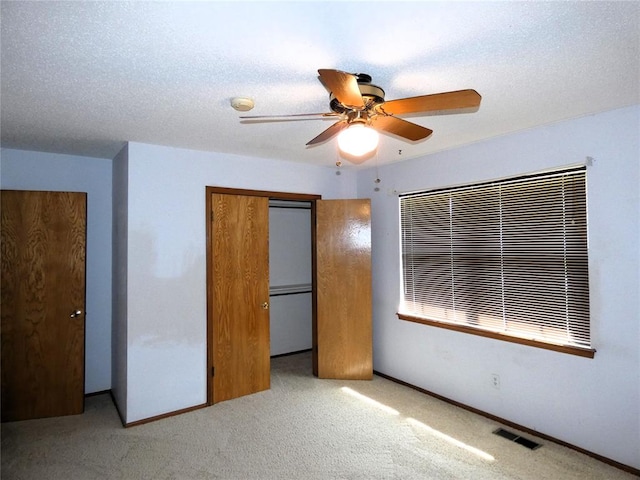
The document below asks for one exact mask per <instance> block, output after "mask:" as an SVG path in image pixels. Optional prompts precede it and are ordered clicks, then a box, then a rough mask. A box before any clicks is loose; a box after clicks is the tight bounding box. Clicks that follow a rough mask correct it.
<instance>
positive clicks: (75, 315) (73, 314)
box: [69, 310, 82, 318]
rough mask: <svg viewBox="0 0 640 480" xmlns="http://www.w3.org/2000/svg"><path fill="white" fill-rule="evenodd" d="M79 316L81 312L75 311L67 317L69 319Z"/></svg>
mask: <svg viewBox="0 0 640 480" xmlns="http://www.w3.org/2000/svg"><path fill="white" fill-rule="evenodd" d="M80 315H82V310H76V311H75V312H73V313H72V314H71V315H69V317H70V318H76V317H79V316H80Z"/></svg>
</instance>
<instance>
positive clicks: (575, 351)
mask: <svg viewBox="0 0 640 480" xmlns="http://www.w3.org/2000/svg"><path fill="white" fill-rule="evenodd" d="M578 171H579V172H582V173H583V174H584V182H585V196H586V182H587V178H586V168H585V167H584V166H580V167H573V168H564V169H561V170H560V169H559V170H554V171H545V172H540V173H538V174H530V175H523V176H519V177H513V178H505V179H502V180H497V181H492V182H478V183H473V184H468V185H461V186H457V187H452V188H445V189H433V190H424V191H419V192H414V193H406V194H401V195H400V198H399V200H398V205H399V233H400V235H399V241H400V248H399V251H400V269H401V270H400V288H401V300H400V306H399V309H398V312H396V315H397V316H398V318H399V319H401V320H405V321H410V322H415V323H419V324H423V325H428V326H433V327H437V328H444V329H447V330H452V331H457V332H461V333H467V334H471V335H477V336H481V337H485V338H492V339H496V340H501V341H506V342H511V343H516V344H521V345H527V346H532V347H537V348H542V349H546V350H552V351H556V352H560V353H566V354H571V355H577V356H580V357H585V358H594V356H595V352H596V350H595V348H593V338H592V337H591V335H590V336H589V340H590V347H586V346H579V345H571V344H563V343H555V342H553V341H547V340H540V339H536V338H527V337H526V336H521V335H514V334H511V333H509V332H506V331H494V330H488V329H483V328H479V327H474V326H472V325H469V324H464V323H459V322H453V321H452V322H449V321H446V320H442V319H435V318H428V317H427V316H421V315H418V314H416V313H415V312H406V311H405V312H403V311H402V304H403V302H404V295H405V292H406V288H405V278H404V259H403V232H404V230H403V223H402V220H403V219H402V199H403V198H404V197H412V196H416V195H423V194H425V195H429V194H434V193H438V192H443V191H453V192H455V191H462V190H464V189H469V188H478V187H482V186H488V185H497V184H507V183H511V182H518V181H527V180H535V179H536V178H544V177H546V176H550V175H558V174H570V173H577V172H578ZM585 208H586V198H585ZM587 261H588V249H587ZM587 282H588V271H587ZM588 322H589V325H590V324H591V319H590V318H589V319H588Z"/></svg>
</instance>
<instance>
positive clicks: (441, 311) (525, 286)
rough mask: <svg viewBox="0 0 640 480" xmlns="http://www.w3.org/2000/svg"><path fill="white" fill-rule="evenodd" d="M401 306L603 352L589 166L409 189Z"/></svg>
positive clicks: (431, 317)
mask: <svg viewBox="0 0 640 480" xmlns="http://www.w3.org/2000/svg"><path fill="white" fill-rule="evenodd" d="M400 220H401V235H402V283H403V298H402V300H401V304H400V311H399V313H398V316H399V317H400V318H402V319H404V320H411V321H417V322H421V323H426V324H429V325H436V326H441V327H445V328H451V329H454V330H460V331H464V332H467V333H475V334H479V335H484V336H489V337H493V338H499V339H503V340H509V341H514V342H516V343H524V344H527V345H534V346H541V347H543V348H549V349H552V350H558V351H563V352H567V353H574V354H577V355H582V356H586V357H593V355H594V352H595V351H594V350H593V349H592V348H591V339H590V324H589V279H588V261H587V214H586V171H585V169H584V168H580V169H574V170H570V171H563V172H554V173H547V174H540V175H536V176H528V177H523V178H517V179H510V180H505V181H499V182H492V183H486V184H481V185H473V186H466V187H460V188H451V189H446V190H437V191H428V192H420V193H414V194H407V195H402V196H401V197H400Z"/></svg>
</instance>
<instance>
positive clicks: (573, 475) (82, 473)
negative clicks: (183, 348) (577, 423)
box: [0, 353, 637, 480]
mask: <svg viewBox="0 0 640 480" xmlns="http://www.w3.org/2000/svg"><path fill="white" fill-rule="evenodd" d="M271 383H272V385H271V389H270V390H269V391H265V392H261V393H257V394H255V395H250V396H247V397H243V398H239V399H236V400H231V401H227V402H223V403H220V404H217V405H214V406H212V407H209V408H205V409H201V410H197V411H194V412H191V413H187V414H183V415H179V416H175V417H171V418H167V419H164V420H159V421H156V422H153V423H149V424H145V425H141V426H137V427H132V428H128V429H125V428H123V427H122V425H121V423H120V420H119V418H118V415H117V413H116V410H115V408H114V406H113V404H112V402H111V398H110V396H109V395H98V396H94V397H89V398H88V399H87V402H86V412H85V413H84V414H83V415H77V416H73V417H60V418H51V419H41V420H30V421H24V422H13V423H5V424H2V470H1V472H0V474H1V477H2V479H3V480H13V479H15V480H19V479H20V480H22V479H25V480H26V479H33V480H90V479H122V480H134V479H153V480H161V479H162V480H164V479H176V480H177V479H184V480H186V479H203V480H204V479H228V480H231V479H234V480H235V479H237V480H252V479H256V480H272V479H273V480H286V479H301V480H302V479H309V480H314V479H319V480H320V479H321V480H324V479H353V480H356V479H357V480H361V479H407V480H409V479H472V480H482V479H487V480H489V479H491V480H501V479H509V480H511V479H535V480H543V479H550V480H551V479H553V480H562V479H576V480H585V479H637V477H635V476H633V475H631V474H629V473H626V472H624V471H622V470H619V469H616V468H614V467H612V466H609V465H606V464H604V463H601V462H599V461H597V460H595V459H593V458H590V457H588V456H585V455H582V454H580V453H577V452H575V451H573V450H570V449H568V448H565V447H562V446H559V445H556V444H553V443H549V442H547V441H543V440H540V439H536V438H535V437H533V436H531V435H527V434H524V436H525V437H527V438H530V439H532V440H534V441H538V442H540V443H542V444H543V446H542V447H541V448H539V449H537V450H533V451H532V450H529V449H527V448H526V447H523V446H521V445H518V444H516V443H514V442H510V441H508V440H506V439H504V438H501V437H499V436H497V435H494V434H492V432H493V431H494V430H495V429H496V428H498V427H500V425H498V424H496V423H495V422H492V421H490V420H488V419H486V418H484V417H481V416H478V415H475V414H473V413H470V412H467V411H465V410H461V409H458V408H456V407H453V406H451V405H449V404H447V403H444V402H441V401H439V400H436V399H434V398H431V397H429V396H427V395H424V394H421V393H419V392H416V391H414V390H412V389H410V388H407V387H404V386H401V385H398V384H395V383H393V382H391V381H388V380H385V379H383V378H380V377H375V378H374V380H373V381H370V382H368V381H335V380H319V379H317V378H314V377H313V376H312V375H311V357H310V355H309V354H308V353H303V354H299V355H294V356H289V357H281V358H276V359H273V361H272V378H271ZM376 402H377V403H376ZM507 428H508V427H507ZM509 430H511V429H509Z"/></svg>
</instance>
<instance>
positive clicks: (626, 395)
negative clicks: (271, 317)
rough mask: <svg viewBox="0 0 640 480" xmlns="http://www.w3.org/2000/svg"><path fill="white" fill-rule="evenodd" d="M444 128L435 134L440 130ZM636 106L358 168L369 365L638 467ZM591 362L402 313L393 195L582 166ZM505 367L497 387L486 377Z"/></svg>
mask: <svg viewBox="0 0 640 480" xmlns="http://www.w3.org/2000/svg"><path fill="white" fill-rule="evenodd" d="M435 134H436V135H437V132H436V133H435ZM639 137H640V107H637V106H636V107H631V108H625V109H620V110H616V111H612V112H608V113H603V114H599V115H593V116H589V117H585V118H581V119H577V120H573V121H568V122H563V123H559V124H555V125H550V126H546V127H542V128H538V129H533V130H530V131H526V132H521V133H518V134H513V135H509V136H504V137H500V138H496V139H493V140H489V141H485V142H482V143H477V144H474V145H470V146H467V147H465V148H459V149H456V150H451V151H446V152H441V153H438V154H434V155H430V156H427V157H424V158H420V159H416V160H409V161H405V162H401V163H396V164H391V165H387V166H384V167H380V169H379V170H380V173H379V176H380V178H381V180H382V182H381V184H380V188H381V191H380V192H377V193H375V192H373V187H374V183H373V180H374V179H375V176H376V172H375V170H374V169H368V170H365V171H360V172H358V196H359V197H367V196H371V197H372V225H373V238H372V241H373V297H374V309H373V311H374V368H375V369H376V370H377V371H380V372H383V373H386V374H388V375H391V376H393V377H396V378H398V379H401V380H404V381H406V382H408V383H411V384H413V385H416V386H419V387H421V388H424V389H426V390H429V391H432V392H435V393H438V394H440V395H443V396H445V397H448V398H450V399H453V400H456V401H458V402H461V403H463V404H466V405H469V406H472V407H475V408H477V409H480V410H483V411H485V412H488V413H491V414H494V415H497V416H499V417H502V418H505V419H507V420H510V421H512V422H516V423H518V424H520V425H523V426H526V427H528V428H532V429H535V430H537V431H539V432H542V433H544V434H547V435H551V436H553V437H555V438H558V439H560V440H563V441H566V442H568V443H570V444H573V445H576V446H578V447H581V448H584V449H586V450H588V451H591V452H594V453H597V454H599V455H603V456H605V457H607V458H610V459H613V460H615V461H618V462H621V463H623V464H626V465H630V466H632V467H635V468H640V454H639V452H640V353H639V352H640V306H639V293H640V288H639V281H638V271H639V264H640V260H639V248H638V245H639V231H638V230H639V221H638V218H639V213H640V212H639V204H640V199H639V196H638V191H639V187H640V177H639V171H638V170H639V167H638V165H639V163H640V141H639ZM586 157H593V159H594V163H593V166H591V167H589V168H588V171H587V182H588V229H589V230H588V231H589V275H590V304H591V319H592V320H591V323H592V339H593V346H594V347H595V348H596V349H597V353H596V355H595V358H594V359H587V358H581V357H576V356H572V355H567V354H562V353H556V352H552V351H548V350H542V349H538V348H534V347H528V346H524V345H517V344H513V343H506V342H501V341H499V340H493V339H489V338H484V337H479V336H474V335H468V334H463V333H459V332H454V331H450V330H444V329H439V328H436V327H430V326H426V325H421V324H417V323H411V322H406V321H402V320H399V319H398V318H397V317H396V315H395V314H396V311H397V308H398V303H399V299H400V257H399V227H398V215H399V206H398V197H397V195H395V194H394V193H393V191H398V192H408V191H415V190H424V189H431V188H436V187H444V186H451V185H459V184H466V183H472V182H479V181H485V180H490V179H497V178H503V177H508V176H513V175H520V174H524V173H529V172H535V171H540V170H545V169H549V168H556V167H562V166H565V165H571V164H579V163H585V160H586ZM492 373H496V374H498V375H500V381H501V385H500V389H499V390H496V389H495V388H493V387H492V386H491V381H490V378H491V377H490V376H491V374H492Z"/></svg>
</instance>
